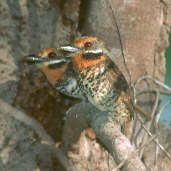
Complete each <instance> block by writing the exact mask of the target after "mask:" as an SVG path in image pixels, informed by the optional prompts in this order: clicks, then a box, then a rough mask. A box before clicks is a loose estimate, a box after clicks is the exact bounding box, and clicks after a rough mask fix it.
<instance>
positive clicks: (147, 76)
mask: <svg viewBox="0 0 171 171" xmlns="http://www.w3.org/2000/svg"><path fill="white" fill-rule="evenodd" d="M146 79H150V80H152V81H153V82H154V83H156V84H157V85H159V86H160V87H162V88H165V89H166V90H167V91H169V92H171V88H170V87H169V86H167V85H166V84H164V83H162V82H161V81H159V80H157V79H155V78H153V77H152V76H150V75H144V76H142V77H140V78H139V79H138V80H137V81H136V83H135V84H134V86H135V88H136V87H137V85H138V84H139V83H140V81H142V80H146Z"/></svg>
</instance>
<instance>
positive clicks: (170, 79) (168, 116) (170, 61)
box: [161, 32, 171, 128]
mask: <svg viewBox="0 0 171 171" xmlns="http://www.w3.org/2000/svg"><path fill="white" fill-rule="evenodd" d="M165 56H166V74H165V84H166V85H168V86H169V87H171V32H170V35H169V47H168V49H167V50H166V54H165ZM169 99H170V97H169V96H165V95H164V96H163V101H162V103H161V105H163V104H164V103H166V102H167V101H168V100H169ZM161 120H162V121H163V122H164V123H165V124H168V123H169V122H171V104H169V105H168V107H167V108H166V109H165V110H164V112H163V114H162V116H161ZM170 128H171V127H170Z"/></svg>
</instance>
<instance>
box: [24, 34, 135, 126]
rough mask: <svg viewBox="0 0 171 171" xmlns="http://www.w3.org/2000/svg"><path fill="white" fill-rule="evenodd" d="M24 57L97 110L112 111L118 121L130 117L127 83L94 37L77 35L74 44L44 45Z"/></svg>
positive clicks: (66, 91)
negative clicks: (43, 47) (52, 46)
mask: <svg viewBox="0 0 171 171" xmlns="http://www.w3.org/2000/svg"><path fill="white" fill-rule="evenodd" d="M24 61H25V62H27V63H31V64H35V65H36V66H37V67H38V68H39V69H40V70H41V71H42V72H43V73H44V74H45V75H46V77H47V79H48V81H49V82H50V83H51V84H52V85H53V86H54V87H55V88H56V89H57V90H58V91H60V92H61V93H63V94H66V95H68V96H72V97H76V98H81V99H88V101H89V102H90V103H92V104H93V105H94V106H95V107H96V108H98V109H99V110H101V111H105V112H109V113H112V114H113V116H114V119H115V121H117V122H118V123H119V124H120V125H123V124H124V123H125V122H127V121H128V120H130V118H131V115H132V112H131V110H130V107H129V105H130V104H131V99H130V95H129V86H128V83H127V81H126V80H125V78H124V76H123V74H122V73H121V71H120V70H119V69H118V67H117V66H116V65H115V64H114V63H113V62H112V60H111V59H110V57H109V53H108V51H107V49H106V48H105V46H104V44H103V42H102V41H100V40H99V39H97V38H96V37H79V38H77V39H76V40H75V41H74V44H73V46H62V47H59V48H48V49H43V50H41V51H40V52H39V53H38V54H37V55H31V56H27V57H24Z"/></svg>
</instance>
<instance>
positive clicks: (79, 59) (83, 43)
mask: <svg viewBox="0 0 171 171" xmlns="http://www.w3.org/2000/svg"><path fill="white" fill-rule="evenodd" d="M74 48H77V49H78V50H77V51H76V52H75V53H73V54H72V61H73V65H74V68H75V69H76V70H85V69H87V68H88V67H92V66H94V65H97V64H98V63H101V62H103V61H105V60H106V54H107V53H108V52H107V50H106V49H105V47H104V44H103V42H102V41H100V40H99V39H97V38H96V37H79V38H77V39H76V40H75V42H74Z"/></svg>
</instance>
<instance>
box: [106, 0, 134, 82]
mask: <svg viewBox="0 0 171 171" xmlns="http://www.w3.org/2000/svg"><path fill="white" fill-rule="evenodd" d="M109 7H110V9H111V11H112V16H113V21H114V23H115V26H116V29H117V32H118V37H119V43H120V47H121V53H122V57H123V61H124V65H125V68H126V71H127V73H128V75H129V79H130V80H129V81H130V84H132V75H131V72H130V70H129V69H128V65H127V58H126V56H125V54H124V48H123V43H122V39H121V34H120V31H119V27H118V23H117V20H116V17H115V12H114V9H113V6H112V3H111V0H109Z"/></svg>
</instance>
